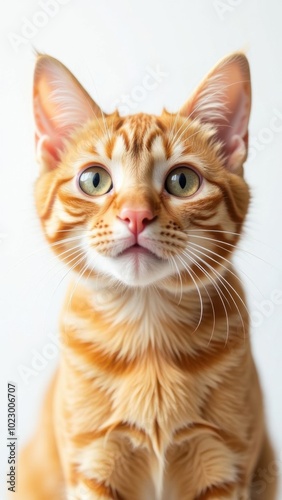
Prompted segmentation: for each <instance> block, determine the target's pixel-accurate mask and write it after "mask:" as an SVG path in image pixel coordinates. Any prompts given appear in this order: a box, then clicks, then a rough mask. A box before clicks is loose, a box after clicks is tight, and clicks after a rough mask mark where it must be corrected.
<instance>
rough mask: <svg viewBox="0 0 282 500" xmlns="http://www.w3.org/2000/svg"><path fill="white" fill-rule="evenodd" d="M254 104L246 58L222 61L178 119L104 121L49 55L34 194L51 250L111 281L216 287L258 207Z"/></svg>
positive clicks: (39, 93) (41, 80) (42, 65)
mask: <svg viewBox="0 0 282 500" xmlns="http://www.w3.org/2000/svg"><path fill="white" fill-rule="evenodd" d="M250 102H251V90H250V74H249V66H248V62H247V60H246V58H245V56H244V55H243V54H239V53H238V54H237V53H236V54H233V55H231V56H229V57H227V58H225V59H224V60H222V61H220V62H219V64H218V65H217V66H216V67H215V68H214V69H213V70H212V71H211V72H210V73H209V74H208V75H207V77H206V78H205V79H204V80H203V81H202V83H201V84H200V86H199V87H198V88H197V89H196V91H195V92H194V93H193V94H192V96H191V97H190V99H189V100H188V101H187V102H186V103H185V104H184V106H183V107H182V108H181V109H180V111H179V112H178V113H176V114H172V113H168V112H167V111H163V113H162V115H161V116H154V115H147V114H136V115H132V116H125V117H121V116H119V114H118V112H114V113H113V114H109V115H106V114H105V113H103V112H102V110H101V109H100V108H99V107H98V105H97V104H96V103H95V102H94V101H93V100H92V99H91V97H90V96H89V94H88V93H87V92H86V91H85V90H84V89H83V88H82V86H81V85H80V84H79V82H78V81H77V80H76V79H75V77H74V76H73V75H72V74H71V73H70V72H69V70H68V69H67V68H65V66H63V65H62V64H61V63H60V62H58V61H57V60H55V59H53V58H52V57H49V56H45V55H40V56H39V57H38V60H37V64H36V69H35V79H34V112H35V122H36V144H37V155H38V159H39V162H40V164H41V173H40V176H39V178H38V180H37V183H36V190H35V191H36V205H37V210H38V214H39V216H40V219H41V222H42V226H43V228H44V232H45V235H46V237H47V240H48V241H49V242H50V243H51V244H52V248H53V249H54V250H55V251H56V252H57V253H58V254H59V255H60V257H61V258H62V259H63V260H64V262H66V263H68V265H69V266H71V267H72V268H73V269H74V270H75V271H77V272H80V273H81V274H82V275H83V276H84V277H86V278H87V277H89V279H90V280H92V279H96V280H98V281H99V280H100V281H101V283H110V282H111V280H114V281H115V282H119V283H123V284H125V285H128V286H132V287H136V286H139V287H144V286H147V285H151V284H154V285H157V284H159V285H160V286H163V285H164V283H167V284H170V285H171V284H172V285H173V284H174V283H175V284H176V283H178V285H179V281H181V284H182V286H191V285H193V284H195V283H196V282H198V283H199V284H201V283H204V282H206V281H207V280H208V275H210V271H211V269H216V270H217V271H218V270H220V268H222V269H223V268H224V267H226V265H228V264H227V263H226V261H228V260H229V257H230V254H231V252H232V250H233V248H234V245H236V243H237V240H238V238H239V235H240V232H241V227H242V223H243V221H244V218H245V215H246V212H247V208H248V203H249V191H248V187H247V185H246V183H245V181H244V179H243V169H242V165H243V162H244V160H245V159H246V156H247V147H248V120H249V114H250ZM217 271H216V272H217Z"/></svg>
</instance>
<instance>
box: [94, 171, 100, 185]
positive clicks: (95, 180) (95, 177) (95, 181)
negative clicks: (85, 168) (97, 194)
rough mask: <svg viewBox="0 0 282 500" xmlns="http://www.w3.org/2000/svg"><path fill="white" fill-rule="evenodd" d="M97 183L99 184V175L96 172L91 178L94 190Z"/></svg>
mask: <svg viewBox="0 0 282 500" xmlns="http://www.w3.org/2000/svg"><path fill="white" fill-rule="evenodd" d="M99 182H100V174H98V172H96V174H94V176H93V186H94V187H95V188H96V187H97V186H98V185H99Z"/></svg>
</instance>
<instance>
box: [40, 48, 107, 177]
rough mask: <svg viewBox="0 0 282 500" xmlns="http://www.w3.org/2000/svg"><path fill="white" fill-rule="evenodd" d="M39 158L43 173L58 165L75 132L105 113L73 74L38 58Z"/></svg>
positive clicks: (55, 62)
mask: <svg viewBox="0 0 282 500" xmlns="http://www.w3.org/2000/svg"><path fill="white" fill-rule="evenodd" d="M33 89H34V90H33V104H34V117H35V125H36V136H35V138H36V147H37V157H38V159H39V162H40V163H41V165H42V167H43V169H44V170H47V171H48V170H52V169H53V168H55V167H56V166H57V164H58V162H59V159H60V154H61V152H62V151H63V150H64V146H65V142H66V140H67V139H68V138H69V137H70V135H71V133H72V132H73V130H74V129H75V128H77V127H79V126H81V125H83V124H84V123H86V122H87V121H88V120H89V119H90V118H101V116H102V111H101V110H100V108H99V106H97V104H96V103H95V102H94V101H93V99H91V97H90V96H89V94H88V93H87V92H86V91H85V90H84V88H83V87H82V86H81V84H80V83H79V82H78V80H77V79H76V78H75V77H74V76H73V74H72V73H71V72H70V71H69V70H68V69H67V68H66V67H65V66H64V65H63V64H62V63H60V62H59V61H58V60H57V59H54V58H53V57H50V56H47V55H39V56H38V59H37V63H36V67H35V72H34V87H33Z"/></svg>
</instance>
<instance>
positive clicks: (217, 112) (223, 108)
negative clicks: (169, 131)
mask: <svg viewBox="0 0 282 500" xmlns="http://www.w3.org/2000/svg"><path fill="white" fill-rule="evenodd" d="M250 110H251V83H250V70H249V64H248V61H247V59H246V57H245V56H244V54H241V53H235V54H232V55H230V56H228V57H226V58H224V59H223V60H222V61H220V62H219V63H218V64H217V65H216V66H215V67H214V68H213V69H212V71H211V72H210V73H209V74H208V75H207V76H206V78H205V79H204V80H203V81H202V83H201V84H200V85H199V87H198V88H197V89H196V91H195V92H194V93H193V94H192V97H191V98H190V99H189V100H188V101H187V102H186V103H185V104H184V106H183V107H182V108H181V110H180V114H181V115H184V116H186V117H190V118H191V119H194V118H198V119H199V120H200V121H201V122H202V123H207V124H210V125H211V126H212V127H213V128H214V129H215V130H216V138H217V139H218V140H220V141H221V143H222V148H223V153H224V156H225V158H226V167H227V168H228V169H229V170H231V171H233V172H239V171H240V168H241V167H242V164H243V162H244V161H245V159H246V158H247V151H248V123H249V117H250Z"/></svg>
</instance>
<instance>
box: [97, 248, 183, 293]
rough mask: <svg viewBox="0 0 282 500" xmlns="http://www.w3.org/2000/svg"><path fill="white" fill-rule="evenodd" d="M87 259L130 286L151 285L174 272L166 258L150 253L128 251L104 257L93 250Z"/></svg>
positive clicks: (100, 270) (99, 269)
mask: <svg viewBox="0 0 282 500" xmlns="http://www.w3.org/2000/svg"><path fill="white" fill-rule="evenodd" d="M89 257H90V256H89ZM89 260H90V262H91V265H92V266H93V268H94V269H95V270H97V271H99V272H102V273H103V274H106V275H108V276H109V277H111V278H114V279H116V280H118V281H119V282H122V283H124V284H125V285H127V286H130V287H136V286H139V287H145V286H148V285H151V284H153V283H156V282H157V281H160V280H162V279H164V278H167V277H168V276H170V275H171V274H173V272H174V271H173V266H172V265H171V264H170V262H169V261H168V260H164V259H160V258H158V257H157V256H155V255H154V254H152V253H143V252H140V253H139V252H128V253H126V254H121V255H119V256H117V257H106V256H104V255H101V254H99V253H98V252H95V255H91V257H90V259H89Z"/></svg>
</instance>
